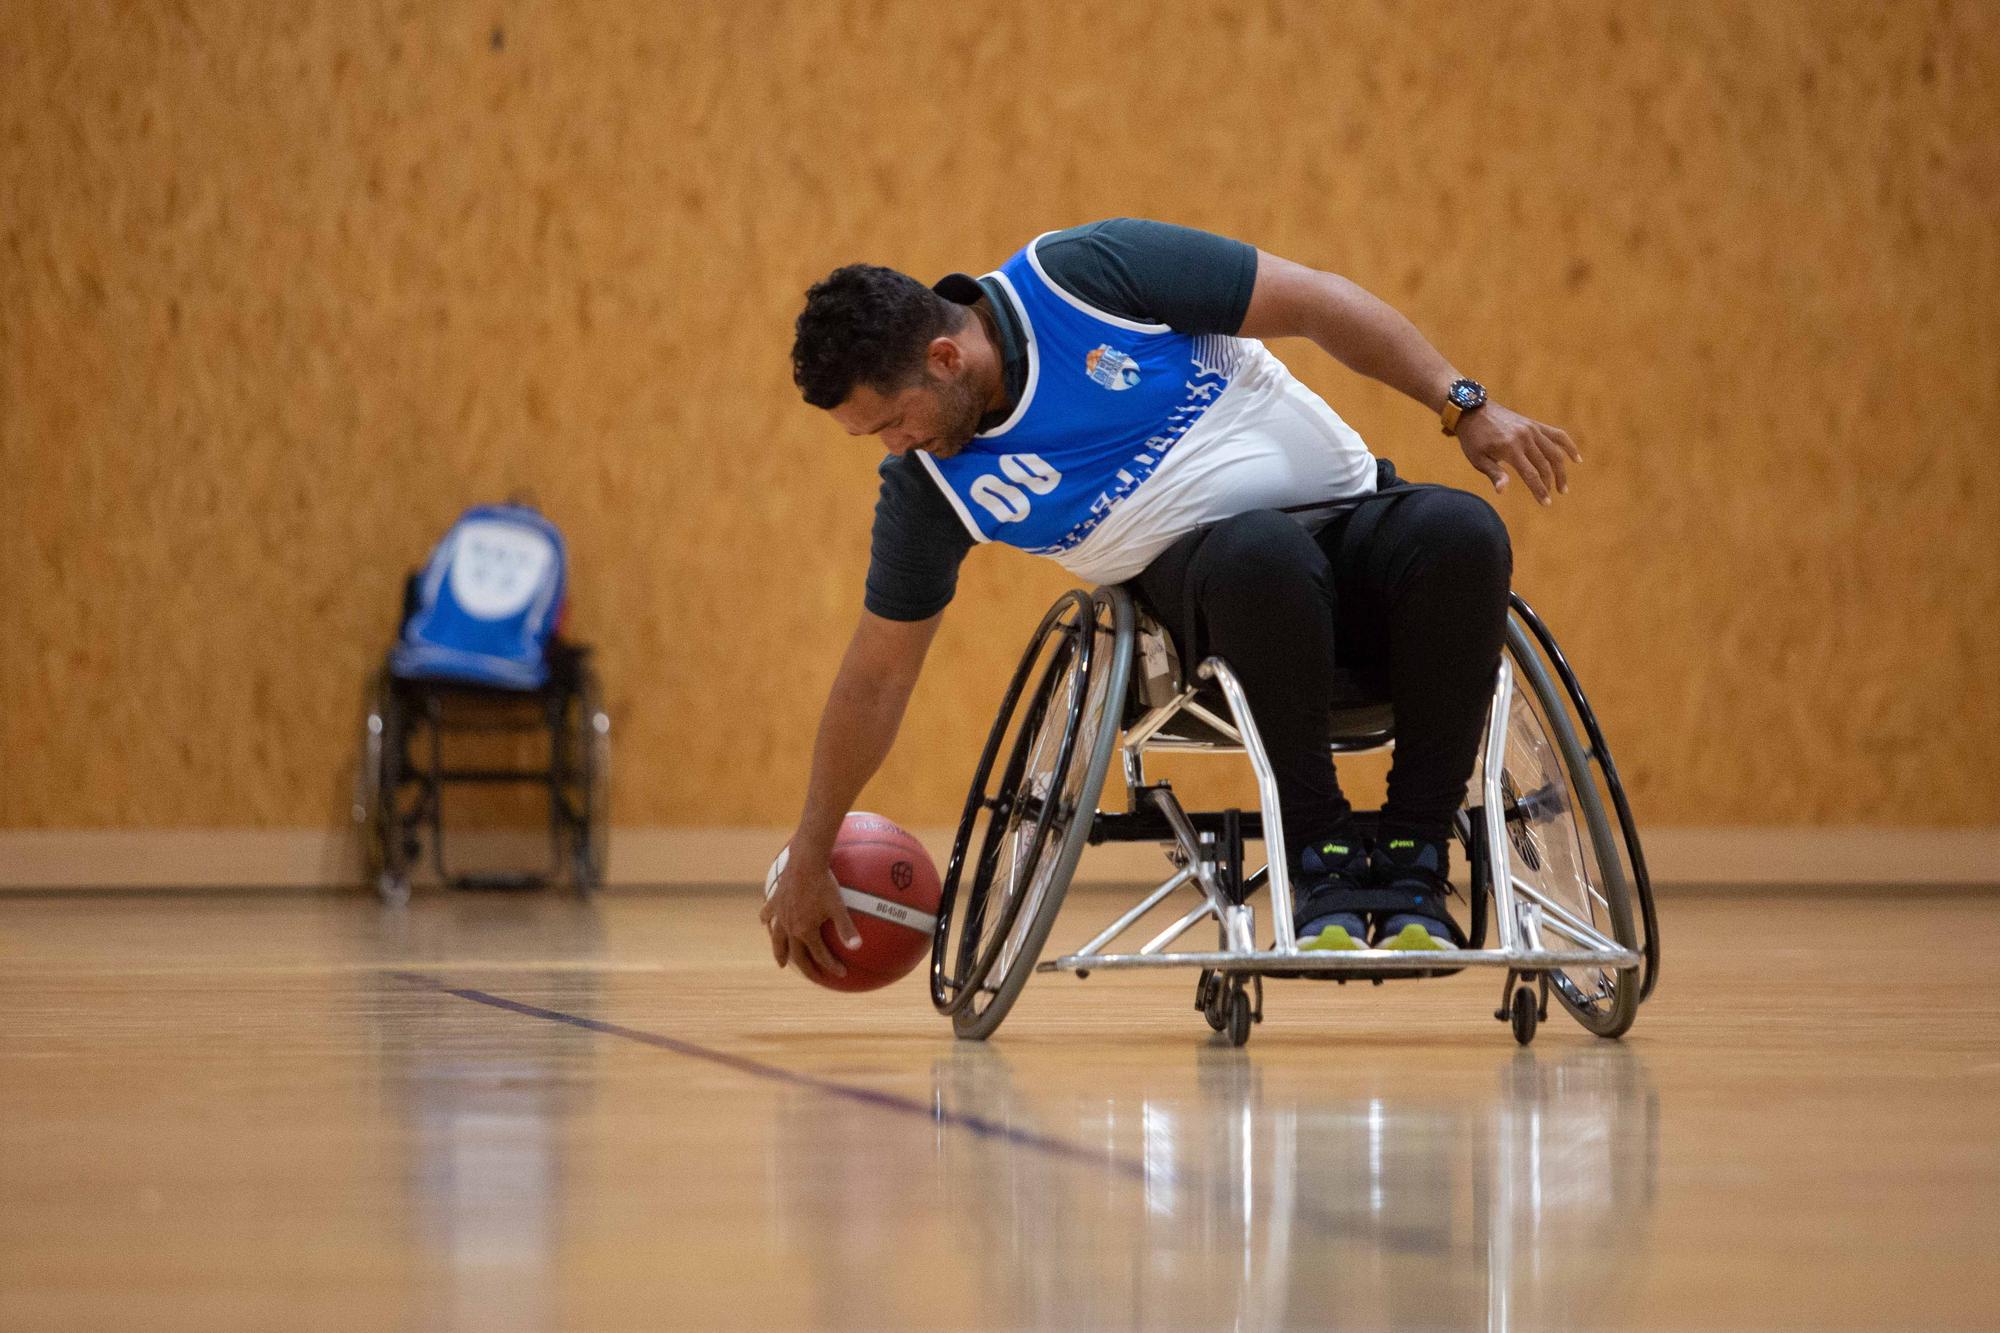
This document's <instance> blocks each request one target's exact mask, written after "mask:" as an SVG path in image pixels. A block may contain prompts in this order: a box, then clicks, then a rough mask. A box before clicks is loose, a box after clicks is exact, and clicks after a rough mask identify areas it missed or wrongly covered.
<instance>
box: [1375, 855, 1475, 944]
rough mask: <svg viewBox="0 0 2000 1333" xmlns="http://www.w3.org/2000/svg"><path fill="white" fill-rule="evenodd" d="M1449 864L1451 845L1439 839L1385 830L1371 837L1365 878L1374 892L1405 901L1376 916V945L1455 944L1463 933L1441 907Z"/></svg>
mask: <svg viewBox="0 0 2000 1333" xmlns="http://www.w3.org/2000/svg"><path fill="white" fill-rule="evenodd" d="M1450 866H1451V849H1450V846H1449V844H1447V843H1446V842H1444V840H1442V839H1438V838H1417V837H1409V836H1405V835H1402V834H1397V833H1389V834H1385V836H1383V837H1382V838H1380V839H1379V840H1378V841H1377V842H1376V844H1375V847H1374V851H1373V855H1372V856H1370V858H1369V878H1370V879H1371V880H1372V882H1373V883H1374V885H1375V887H1376V888H1377V889H1378V890H1379V891H1381V892H1383V893H1386V894H1394V895H1395V896H1396V897H1398V898H1404V899H1406V900H1407V902H1408V906H1403V905H1402V904H1400V903H1399V904H1398V905H1397V907H1395V908H1393V909H1390V910H1388V911H1384V912H1382V913H1379V914H1378V915H1377V917H1376V926H1375V935H1374V942H1375V947H1376V948H1378V949H1394V950H1396V951H1398V952H1407V953H1417V952H1427V951H1428V952H1437V951H1443V950H1447V949H1457V948H1458V947H1459V945H1460V943H1461V941H1462V939H1463V937H1462V936H1461V935H1460V934H1459V933H1458V927H1457V926H1456V925H1455V924H1454V923H1453V922H1452V919H1451V913H1450V911H1449V910H1447V909H1446V907H1445V899H1446V898H1448V897H1450V896H1451V893H1452V887H1451V881H1450V880H1449V879H1448V878H1446V872H1447V871H1448V870H1449V869H1450Z"/></svg>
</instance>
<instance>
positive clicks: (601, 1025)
mask: <svg viewBox="0 0 2000 1333" xmlns="http://www.w3.org/2000/svg"><path fill="white" fill-rule="evenodd" d="M388 975H389V976H390V977H392V978H394V979H395V980H397V981H403V982H408V983H409V984H411V985H414V986H421V987H423V988H424V989H426V990H433V991H437V992H440V993H441V994H445V995H455V996H457V997H458V998H459V999H461V1000H470V1001H472V1002H473V1003H474V1004H483V1005H486V1006H487V1007H488V1008H492V1009H504V1010H506V1011H507V1012H508V1013H512V1014H521V1015H523V1016H524V1017H527V1018H539V1019H543V1020H545V1021H547V1022H550V1023H565V1024H568V1025H569V1026H570V1027H573V1028H582V1029H583V1030H584V1031H586V1032H595V1033H599V1034H600V1035H602V1036H606V1037H617V1038H619V1039H621V1040H623V1041H636V1042H638V1043H639V1044H640V1045H642V1046H652V1047H656V1048H657V1049H659V1050H662V1051H672V1052H673V1053H674V1054H675V1055H685V1056H687V1057H688V1058H689V1059H691V1060H705V1061H707V1062H708V1063H709V1064H712V1065H720V1066H722V1067H723V1068H724V1069H731V1070H734V1071H736V1072H737V1073H739V1074H746V1075H748V1076H749V1077H751V1078H760V1079H764V1080H766V1081H768V1082H772V1083H785V1084H789V1085H790V1086H792V1087H795V1088H808V1089H810V1090H812V1091H814V1092H818V1093H824V1094H825V1095H826V1096H828V1097H837V1098H839V1099H841V1100H842V1101H848V1102H856V1103H859V1104H860V1105H862V1106H871V1107H874V1108H875V1109H876V1110H878V1111H887V1112H889V1113H890V1114H891V1115H900V1116H908V1117H910V1118H912V1119H916V1120H923V1121H925V1122H927V1123H930V1124H934V1125H946V1126H949V1127H950V1128H952V1129H962V1130H964V1131H966V1132H967V1133H969V1134H972V1135H974V1136H976V1137H978V1138H982V1139H998V1140H1000V1141H1001V1142H1003V1143H1008V1144H1012V1145H1013V1146H1015V1147H1017V1148H1029V1149H1033V1150H1034V1151H1036V1152H1039V1153H1043V1154H1045V1155H1047V1156H1050V1157H1056V1158H1061V1159H1062V1160H1064V1161H1069V1162H1080V1163H1085V1164H1087V1165H1090V1166H1100V1167H1104V1168H1105V1169H1107V1170H1109V1171H1112V1172H1113V1173H1115V1174H1117V1175H1121V1176H1127V1177H1129V1178H1131V1179H1133V1180H1139V1181H1143V1180H1145V1178H1146V1168H1145V1166H1144V1165H1143V1164H1141V1163H1139V1162H1135V1161H1132V1160H1130V1159H1128V1158H1124V1157H1117V1156H1108V1155H1106V1154H1104V1153H1099V1152H1093V1151H1091V1150H1090V1149H1089V1148H1086V1147H1084V1146H1083V1145H1082V1144H1079V1143H1071V1142H1069V1141H1067V1140H1065V1139H1059V1138H1055V1137H1053V1136H1051V1135H1048V1134H1034V1133H1030V1132H1028V1131H1027V1130H1021V1129H1015V1128H1013V1127H1012V1126H1009V1125H1002V1124H996V1123H995V1122H993V1121H991V1120H988V1119H986V1118H985V1117H983V1116H976V1115H967V1114H965V1113H964V1112H962V1111H948V1110H946V1109H945V1108H944V1107H942V1106H936V1105H933V1104H931V1103H930V1102H924V1101H919V1100H917V1099H916V1098H915V1097H904V1096H902V1095H900V1094H898V1093H893V1092H883V1091H881V1090H880V1089H878V1088H864V1087H861V1086H860V1085H858V1084H854V1083H840V1082H836V1081H835V1080H833V1079H829V1078H818V1077H815V1076H814V1075H812V1074H801V1073H798V1072H796V1071H794V1070H790V1069H780V1068H779V1067H778V1066H776V1065H767V1064H764V1063H763V1062H761V1061H758V1060H750V1059H746V1058H745V1057H743V1056H740V1055H731V1054H729V1053H728V1052H726V1051H716V1050H711V1049H709V1048H708V1047H706V1046H698V1045H696V1044H695V1043H694V1042H691V1041H683V1040H681V1039H680V1038H679V1037H669V1036H665V1035H663V1034H661V1033H658V1032H646V1031H644V1030H642V1029H640V1028H628V1027H626V1026H625V1025H624V1024H622V1023H607V1022H605V1021H604V1020H603V1019H601V1018H584V1017H583V1016H581V1015H579V1014H566V1013H564V1012H563V1011H562V1010H560V1009H544V1008H542V1007H541V1006H540V1005H538V1004H527V1003H524V1002H523V1001H520V1000H510V999H508V998H507V997H506V996H504V995H494V994H491V993H489V992H487V991H483V990H472V989H470V988H469V987H464V986H450V985H447V984H445V982H444V981H443V980H441V979H440V978H437V977H433V976H426V975H425V974H424V973H422V972H391V973H389V974H388Z"/></svg>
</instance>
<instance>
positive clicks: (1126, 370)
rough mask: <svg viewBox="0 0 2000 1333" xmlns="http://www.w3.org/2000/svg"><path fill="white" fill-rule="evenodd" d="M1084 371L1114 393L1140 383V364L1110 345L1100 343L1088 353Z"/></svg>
mask: <svg viewBox="0 0 2000 1333" xmlns="http://www.w3.org/2000/svg"><path fill="white" fill-rule="evenodd" d="M1083 369H1084V372H1085V373H1086V374H1088V375H1089V376H1090V377H1091V378H1092V379H1094V380H1096V381H1097V382H1098V383H1099V384H1102V385H1103V386H1104V387H1105V388H1107V389H1111V390H1114V391H1115V390H1118V389H1129V388H1131V387H1132V386H1133V385H1135V384H1137V383H1138V382H1139V363H1138V362H1137V361H1134V360H1133V359H1132V358H1131V357H1129V356H1127V355H1125V353H1123V352H1121V351H1119V350H1118V349H1117V348H1116V347H1113V346H1112V345H1111V344H1110V343H1100V344H1098V346H1097V347H1096V348H1095V349H1094V350H1092V351H1089V352H1086V353H1085V354H1084V357H1083Z"/></svg>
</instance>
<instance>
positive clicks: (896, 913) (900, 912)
mask: <svg viewBox="0 0 2000 1333" xmlns="http://www.w3.org/2000/svg"><path fill="white" fill-rule="evenodd" d="M840 901H842V902H844V903H846V904H847V910H848V911H850V912H859V913H861V914H862V915H863V916H872V917H875V918H877V919H878V920H881V921H894V922H895V923H896V924H897V925H899V926H908V927H909V928H910V929H912V930H920V931H922V932H923V933H924V934H926V935H928V934H930V933H932V932H933V931H935V930H936V929H937V918H936V917H935V916H932V915H931V914H930V913H929V912H919V911H918V910H917V909H916V908H914V907H905V906H903V905H902V904H901V903H896V902H890V901H889V900H888V899H887V898H878V897H876V896H875V895H874V894H872V893H863V892H862V891H861V890H860V889H850V888H848V887H847V886H846V885H845V884H843V885H841V886H840Z"/></svg>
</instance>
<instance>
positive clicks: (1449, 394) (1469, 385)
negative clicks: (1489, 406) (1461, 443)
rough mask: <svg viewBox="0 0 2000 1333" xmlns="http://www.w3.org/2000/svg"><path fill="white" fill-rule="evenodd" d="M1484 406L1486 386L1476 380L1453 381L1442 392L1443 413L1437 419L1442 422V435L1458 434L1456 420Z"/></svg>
mask: <svg viewBox="0 0 2000 1333" xmlns="http://www.w3.org/2000/svg"><path fill="white" fill-rule="evenodd" d="M1484 406H1486V386H1485V385H1483V384H1481V383H1479V382H1478V381H1477V380H1453V381H1452V382H1451V387H1450V388H1449V389H1446V390H1445V391H1444V411H1442V412H1440V413H1438V419H1439V420H1440V421H1442V422H1444V433H1445V434H1447V435H1456V434H1458V419H1459V418H1460V417H1462V416H1464V415H1465V414H1466V413H1467V412H1477V411H1478V410H1479V409H1480V408H1482V407H1484Z"/></svg>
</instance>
